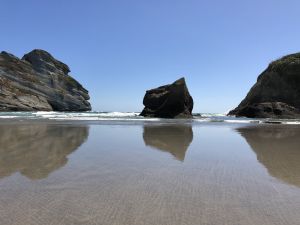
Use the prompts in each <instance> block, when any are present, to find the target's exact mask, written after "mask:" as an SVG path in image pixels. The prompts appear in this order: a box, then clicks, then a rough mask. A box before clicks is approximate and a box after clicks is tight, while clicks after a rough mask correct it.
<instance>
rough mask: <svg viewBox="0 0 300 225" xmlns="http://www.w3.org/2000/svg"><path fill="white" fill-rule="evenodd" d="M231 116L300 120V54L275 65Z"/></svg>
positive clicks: (278, 61)
mask: <svg viewBox="0 0 300 225" xmlns="http://www.w3.org/2000/svg"><path fill="white" fill-rule="evenodd" d="M229 115H235V116H237V117H251V118H278V119H294V118H300V53H296V54H291V55H287V56H284V57H282V58H281V59H279V60H276V61H274V62H272V63H271V64H270V65H269V66H268V68H267V69H266V70H265V71H264V72H262V73H261V74H260V75H259V76H258V78H257V82H256V84H255V85H254V86H253V87H252V88H251V90H250V91H249V93H248V94H247V96H246V98H245V99H244V100H243V101H242V102H241V103H240V104H239V106H238V107H237V108H235V109H234V110H232V111H230V112H229Z"/></svg>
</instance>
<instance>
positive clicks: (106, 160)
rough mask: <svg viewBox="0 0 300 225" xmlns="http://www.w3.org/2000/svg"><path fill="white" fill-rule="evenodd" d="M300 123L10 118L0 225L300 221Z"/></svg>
mask: <svg viewBox="0 0 300 225" xmlns="http://www.w3.org/2000/svg"><path fill="white" fill-rule="evenodd" d="M299 162H300V127H299V126H296V125H295V126H294V125H236V124H224V123H211V124H193V123H187V124H177V125H176V124H173V125H172V124H151V123H148V124H131V125H130V124H126V125H124V124H123V125H121V124H119V125H117V124H116V125H112V124H102V123H101V122H98V123H86V124H85V123H72V124H67V123H64V122H61V123H50V122H49V123H47V122H34V123H28V122H27V123H22V122H18V123H8V122H7V123H5V124H4V123H3V124H1V125H0V224H1V225H24V224H26V225H41V224H43V225H50V224H51V225H52V224H53V225H54V224H55V225H76V224H87V225H89V224H93V225H99V224H101V225H102V224H103V225H106V224H107V225H179V224H180V225H196V224H201V225H221V224H222V225H225V224H226V225H227V224H228V225H253V224H260V225H299V224H300V213H299V212H300V163H299Z"/></svg>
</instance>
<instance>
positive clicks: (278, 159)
mask: <svg viewBox="0 0 300 225" xmlns="http://www.w3.org/2000/svg"><path fill="white" fill-rule="evenodd" d="M237 131H238V132H239V133H240V134H241V135H242V136H243V137H244V138H245V139H246V141H247V142H248V144H249V145H250V146H251V148H252V149H253V151H254V152H255V153H256V155H257V159H258V161H259V162H260V163H262V164H263V165H264V166H265V167H266V168H267V170H268V172H269V174H270V175H271V176H273V177H276V178H278V179H280V180H282V181H284V182H286V183H289V184H293V185H296V186H298V187H300V128H299V127H292V126H290V127H287V126H283V125H281V126H270V127H249V128H239V129H237Z"/></svg>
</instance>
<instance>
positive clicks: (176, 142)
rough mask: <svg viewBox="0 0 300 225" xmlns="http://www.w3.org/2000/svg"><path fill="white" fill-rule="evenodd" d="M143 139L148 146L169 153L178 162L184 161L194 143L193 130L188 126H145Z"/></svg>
mask: <svg viewBox="0 0 300 225" xmlns="http://www.w3.org/2000/svg"><path fill="white" fill-rule="evenodd" d="M143 138H144V142H145V145H146V146H151V147H153V148H155V149H158V150H160V151H164V152H169V153H171V154H172V155H173V156H174V157H175V158H176V159H177V160H179V161H184V158H185V153H186V151H187V149H188V147H189V145H190V144H191V142H192V141H193V130H192V127H191V126H187V125H160V126H144V133H143Z"/></svg>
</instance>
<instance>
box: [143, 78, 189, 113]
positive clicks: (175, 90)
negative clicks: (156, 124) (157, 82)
mask: <svg viewBox="0 0 300 225" xmlns="http://www.w3.org/2000/svg"><path fill="white" fill-rule="evenodd" d="M143 104H144V106H145V108H144V110H143V111H142V113H141V114H140V115H141V116H145V117H160V118H189V117H192V110H193V105H194V103H193V98H192V97H191V96H190V94H189V91H188V88H187V86H186V83H185V79H184V78H181V79H179V80H177V81H175V82H174V83H173V84H169V85H165V86H161V87H158V88H155V89H151V90H148V91H146V94H145V96H144V100H143Z"/></svg>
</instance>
